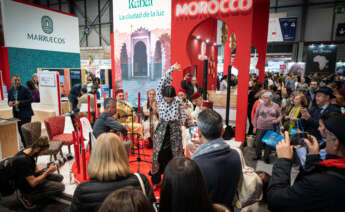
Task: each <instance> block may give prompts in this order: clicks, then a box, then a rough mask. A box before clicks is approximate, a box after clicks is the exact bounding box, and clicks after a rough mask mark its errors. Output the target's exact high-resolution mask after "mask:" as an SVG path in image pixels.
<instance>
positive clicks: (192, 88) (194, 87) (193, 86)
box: [181, 74, 202, 100]
mask: <svg viewBox="0 0 345 212" xmlns="http://www.w3.org/2000/svg"><path fill="white" fill-rule="evenodd" d="M189 80H190V82H188V81H189ZM181 88H183V89H185V90H186V91H187V97H188V99H189V100H190V97H191V96H192V95H193V94H194V93H197V92H199V93H202V88H200V86H199V85H198V81H197V79H196V77H195V76H194V77H191V76H190V75H188V74H187V75H186V76H185V78H184V80H182V81H181Z"/></svg>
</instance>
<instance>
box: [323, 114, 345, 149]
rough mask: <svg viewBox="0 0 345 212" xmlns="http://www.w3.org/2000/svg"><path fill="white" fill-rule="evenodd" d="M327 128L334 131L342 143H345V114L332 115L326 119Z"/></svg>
mask: <svg viewBox="0 0 345 212" xmlns="http://www.w3.org/2000/svg"><path fill="white" fill-rule="evenodd" d="M324 123H325V126H326V129H327V130H328V131H330V132H331V133H333V134H334V135H335V136H336V137H337V139H338V140H339V142H340V143H342V144H343V145H344V144H345V130H344V126H345V116H344V115H339V116H336V117H331V118H329V119H327V120H326V121H324Z"/></svg>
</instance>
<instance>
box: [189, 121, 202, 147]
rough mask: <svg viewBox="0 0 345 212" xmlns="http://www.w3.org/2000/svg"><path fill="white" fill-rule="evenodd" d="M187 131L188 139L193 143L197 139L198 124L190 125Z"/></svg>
mask: <svg viewBox="0 0 345 212" xmlns="http://www.w3.org/2000/svg"><path fill="white" fill-rule="evenodd" d="M189 133H190V140H191V142H192V143H195V142H196V141H199V139H200V138H199V133H198V126H196V125H192V126H190V127H189Z"/></svg>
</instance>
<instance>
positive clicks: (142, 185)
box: [134, 173, 147, 197]
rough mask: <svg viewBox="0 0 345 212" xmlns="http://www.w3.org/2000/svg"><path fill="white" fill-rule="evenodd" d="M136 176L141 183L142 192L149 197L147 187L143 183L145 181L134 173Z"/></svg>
mask: <svg viewBox="0 0 345 212" xmlns="http://www.w3.org/2000/svg"><path fill="white" fill-rule="evenodd" d="M134 175H135V176H136V177H137V178H138V180H139V183H140V187H141V190H142V191H143V193H144V195H145V196H146V197H147V195H146V190H145V186H144V182H143V180H142V179H141V177H140V175H139V173H134Z"/></svg>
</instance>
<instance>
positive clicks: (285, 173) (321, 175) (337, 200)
mask: <svg viewBox="0 0 345 212" xmlns="http://www.w3.org/2000/svg"><path fill="white" fill-rule="evenodd" d="M330 157H331V156H328V158H330ZM319 158H320V156H319V155H308V156H307V161H306V169H305V170H301V172H300V173H299V174H298V176H297V178H296V180H295V182H294V184H293V185H292V186H290V180H291V179H290V172H291V166H292V161H291V160H288V159H278V160H277V162H276V163H275V164H274V166H273V171H272V178H271V182H270V184H269V187H268V192H267V198H268V206H269V208H270V210H271V211H279V212H282V211H294V212H295V211H310V212H318V211H320V212H321V211H322V212H330V211H332V212H344V211H345V201H344V197H345V178H343V179H342V178H341V177H339V176H336V175H342V176H343V177H345V169H340V168H327V167H325V166H320V165H315V164H316V162H318V161H319ZM333 158H336V156H333ZM330 171H332V172H333V173H336V174H332V173H329V172H330Z"/></svg>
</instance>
